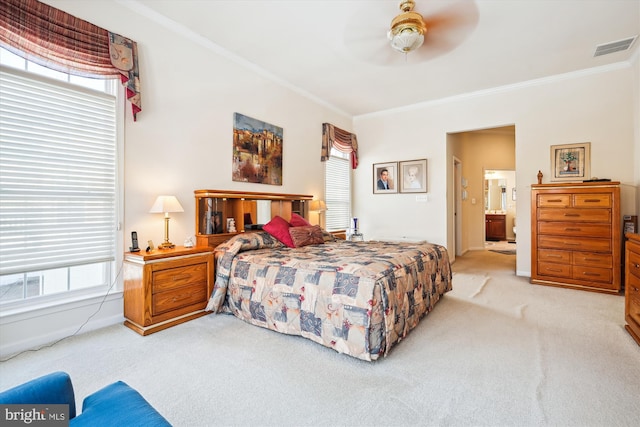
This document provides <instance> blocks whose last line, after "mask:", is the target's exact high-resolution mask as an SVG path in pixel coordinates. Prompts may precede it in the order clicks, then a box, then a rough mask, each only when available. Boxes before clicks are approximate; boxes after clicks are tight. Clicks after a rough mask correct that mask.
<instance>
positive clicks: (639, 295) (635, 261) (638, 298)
mask: <svg viewBox="0 0 640 427" xmlns="http://www.w3.org/2000/svg"><path fill="white" fill-rule="evenodd" d="M626 236H627V244H626V256H625V258H626V259H625V286H624V289H625V305H624V314H625V320H626V321H627V324H626V325H625V328H626V330H627V331H628V332H629V334H631V336H632V337H633V339H634V340H636V342H637V343H638V345H640V234H632V233H627V234H626Z"/></svg>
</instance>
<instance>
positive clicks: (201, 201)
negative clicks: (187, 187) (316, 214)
mask: <svg viewBox="0 0 640 427" xmlns="http://www.w3.org/2000/svg"><path fill="white" fill-rule="evenodd" d="M194 195H195V199H196V209H195V211H196V244H197V245H198V246H211V247H214V248H215V247H216V246H218V245H219V244H220V243H223V242H224V241H226V240H228V239H229V238H231V237H232V236H234V235H236V234H238V233H242V232H244V231H250V230H249V224H247V221H248V220H247V219H249V218H250V220H251V222H252V225H253V224H260V223H266V222H268V220H270V219H271V218H273V217H274V216H276V215H279V216H281V217H282V218H284V219H286V220H287V221H288V220H290V219H291V214H292V213H294V212H295V213H297V214H298V215H300V216H302V217H304V218H307V219H308V215H309V201H310V200H312V199H313V196H310V195H305V194H282V193H259V192H249V191H224V190H195V191H194ZM247 215H248V216H247ZM230 218H233V219H234V221H235V225H236V232H229V230H228V228H227V220H228V219H230Z"/></svg>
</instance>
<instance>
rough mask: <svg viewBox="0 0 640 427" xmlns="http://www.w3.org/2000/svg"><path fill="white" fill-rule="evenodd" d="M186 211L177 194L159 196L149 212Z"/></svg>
mask: <svg viewBox="0 0 640 427" xmlns="http://www.w3.org/2000/svg"><path fill="white" fill-rule="evenodd" d="M167 212H184V209H182V205H180V202H179V201H178V199H177V198H176V196H158V198H157V199H156V201H155V203H154V204H153V206H151V210H149V213H167Z"/></svg>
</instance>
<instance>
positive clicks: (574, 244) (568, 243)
mask: <svg viewBox="0 0 640 427" xmlns="http://www.w3.org/2000/svg"><path fill="white" fill-rule="evenodd" d="M564 244H565V245H567V246H580V243H576V242H564Z"/></svg>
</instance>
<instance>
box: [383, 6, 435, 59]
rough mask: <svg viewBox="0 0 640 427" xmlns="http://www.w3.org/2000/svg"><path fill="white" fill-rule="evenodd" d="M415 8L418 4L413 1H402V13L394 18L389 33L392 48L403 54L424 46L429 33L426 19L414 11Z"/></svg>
mask: <svg viewBox="0 0 640 427" xmlns="http://www.w3.org/2000/svg"><path fill="white" fill-rule="evenodd" d="M415 6H416V2H415V1H413V0H402V1H401V2H400V10H401V11H402V13H401V14H400V15H398V16H396V17H395V18H393V20H392V21H391V28H390V29H389V32H388V33H387V37H388V38H389V40H390V41H391V47H392V48H394V49H395V50H397V51H400V52H402V53H408V52H411V51H412V50H415V49H417V48H419V47H420V46H422V43H423V42H424V34H425V33H426V32H427V25H426V24H425V23H424V18H423V17H422V15H420V14H419V13H418V12H414V11H413V8H414V7H415Z"/></svg>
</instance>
